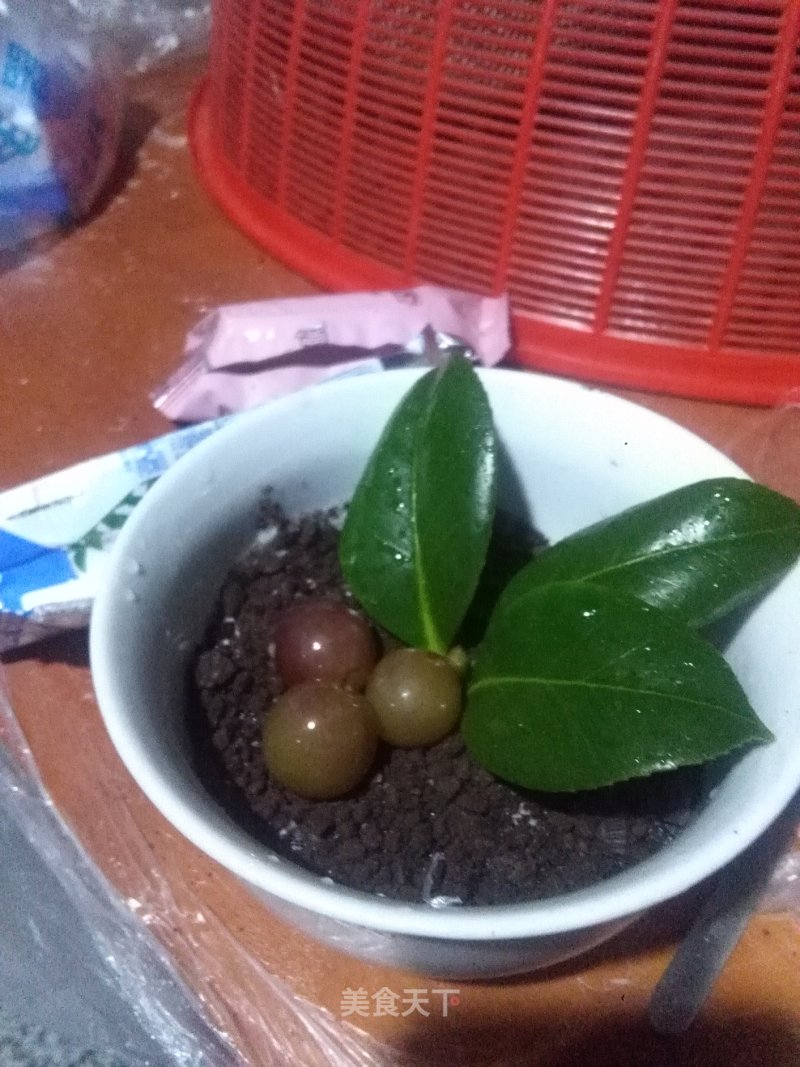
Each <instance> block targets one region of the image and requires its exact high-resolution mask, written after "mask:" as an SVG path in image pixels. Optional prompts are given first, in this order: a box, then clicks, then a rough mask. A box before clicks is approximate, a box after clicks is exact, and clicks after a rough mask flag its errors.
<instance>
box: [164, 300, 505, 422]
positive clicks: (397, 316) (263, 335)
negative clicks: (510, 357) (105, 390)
mask: <svg viewBox="0 0 800 1067" xmlns="http://www.w3.org/2000/svg"><path fill="white" fill-rule="evenodd" d="M509 329H510V326H509V304H508V297H507V296H505V295H503V296H497V297H486V296H478V295H476V294H474V293H467V292H462V291H460V290H457V289H445V288H441V287H439V286H434V285H421V286H418V287H417V288H415V289H407V290H404V291H399V292H376V293H347V294H336V295H330V294H325V295H322V296H306V297H294V298H287V299H279V300H262V301H258V302H255V303H250V304H234V305H231V306H229V307H222V308H219V309H217V310H216V311H214V312H212V313H211V314H210V315H207V316H206V317H205V318H203V319H202V320H201V321H200V322H199V323H198V325H197V326H196V327H195V328H194V329H193V330H192V331H191V333H190V334H189V335H188V337H187V339H186V346H185V349H184V360H183V363H182V364H181V366H180V367H179V368H178V370H177V371H175V373H174V374H173V375H172V376H171V377H170V378H169V380H168V381H167V382H166V383H165V385H164V386H163V387H162V388H161V389H159V390H157V391H156V392H155V393H154V394H153V402H154V404H155V406H156V407H157V408H158V409H159V410H160V411H161V412H163V414H165V415H167V416H168V417H169V418H172V419H180V420H186V421H192V420H196V419H209V418H214V417H216V416H219V415H223V414H227V413H230V412H238V411H244V410H246V409H247V408H251V407H255V406H256V405H258V404H262V403H264V401H266V400H271V399H274V398H275V397H277V396H281V395H283V394H285V393H289V392H293V391H294V390H296V389H301V388H303V386H306V385H310V384H312V383H314V382H318V381H322V380H325V379H329V378H333V377H339V376H341V375H343V374H354V373H365V372H369V371H373V370H382V369H385V368H388V367H396V366H409V365H426V364H427V365H430V364H432V363H435V362H436V360H437V356H438V353H439V350H441V349H443V348H447V347H448V346H452V345H453V344H455V343H458V344H462V345H466V346H467V348H468V349H469V350H470V351H471V353H472V354H473V355H474V358H476V359H477V360H478V361H479V362H481V363H483V364H485V365H487V366H491V365H493V364H495V363H498V362H499V361H500V360H501V359H502V358H503V357H504V356H505V355H506V353H507V352H508V350H509V348H510V345H511V338H510V333H509Z"/></svg>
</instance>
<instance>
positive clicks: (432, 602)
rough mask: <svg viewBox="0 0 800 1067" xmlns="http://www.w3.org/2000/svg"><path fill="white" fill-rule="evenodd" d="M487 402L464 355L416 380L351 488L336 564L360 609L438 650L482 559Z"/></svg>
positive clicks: (490, 435) (490, 460)
mask: <svg viewBox="0 0 800 1067" xmlns="http://www.w3.org/2000/svg"><path fill="white" fill-rule="evenodd" d="M495 451H496V446H495V437H494V427H493V423H492V414H491V409H490V407H489V401H488V399H487V397H486V393H485V392H484V389H483V386H482V385H481V383H480V380H479V379H478V376H477V374H476V373H475V371H474V370H473V368H472V366H471V365H470V363H469V361H468V360H467V359H465V358H464V357H463V356H456V357H453V358H451V359H450V360H449V361H448V362H447V363H446V364H444V366H443V367H440V368H437V369H436V370H433V371H430V372H429V373H428V374H426V375H424V376H423V377H422V378H420V379H419V380H418V381H417V382H416V383H415V384H414V386H413V387H412V388H411V390H410V391H409V392H408V394H407V395H406V396H405V397H404V398H403V400H402V401H401V402H400V405H399V406H398V408H397V410H396V411H395V412H394V414H393V415H392V417H391V419H390V421H389V423H388V425H387V426H386V428H385V430H384V432H383V435H382V436H381V439H380V441H379V442H378V445H377V447H376V449H375V451H374V452H373V454H372V456H371V458H370V460H369V462H368V464H367V467H366V470H365V471H364V474H363V476H362V478H361V481H360V482H359V484H358V487H357V488H356V491H355V494H354V496H353V500H352V502H351V504H350V508H349V510H348V513H347V519H346V521H345V524H344V529H343V531H342V537H341V541H340V557H341V564H342V571H343V572H344V576H345V579H346V581H347V582H348V583H349V585H350V587H351V589H352V590H353V593H354V594H355V596H356V597H357V599H358V600H359V601H360V602H361V604H362V605H363V607H364V609H365V610H366V611H367V613H368V614H369V615H371V616H372V617H373V618H374V619H376V620H377V621H378V622H379V623H381V624H382V625H383V626H385V627H386V629H387V630H389V631H390V632H391V633H393V634H395V635H396V636H397V637H399V638H400V639H401V640H403V641H405V642H406V643H407V644H409V645H414V646H416V647H420V648H426V649H429V650H431V651H435V652H445V651H446V650H447V649H448V647H449V645H450V643H451V641H452V639H453V637H454V635H455V633H456V631H457V629H458V627H459V624H460V623H461V620H462V619H463V617H464V614H465V612H466V610H467V607H468V606H469V603H470V600H471V599H472V595H473V593H474V592H475V588H476V586H477V583H478V577H479V575H480V572H481V568H482V566H483V562H484V559H485V557H486V549H487V545H488V542H489V536H490V533H491V528H492V518H493V515H494V505H495Z"/></svg>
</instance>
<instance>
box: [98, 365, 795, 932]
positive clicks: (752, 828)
mask: <svg viewBox="0 0 800 1067" xmlns="http://www.w3.org/2000/svg"><path fill="white" fill-rule="evenodd" d="M423 373H425V370H424V369H422V370H416V369H413V370H408V369H406V370H394V371H391V372H389V373H386V372H384V373H382V374H380V375H373V374H370V375H360V376H354V377H349V378H344V379H339V380H334V381H330V382H325V383H321V384H319V385H315V386H311V387H310V388H307V389H304V390H302V391H300V392H298V393H293V394H290V395H288V396H284V397H281V398H279V399H278V400H275V401H272V402H270V403H268V404H265V405H262V406H260V407H258V408H255V409H252V410H250V411H248V412H244V413H242V414H240V415H237V416H236V417H234V418H233V419H232V420H231V422H230V423H228V424H227V425H225V426H222V427H221V428H220V429H219V430H217V431H216V432H215V433H213V434H212V435H210V436H209V437H208V438H206V439H205V440H203V441H201V442H200V443H199V444H198V445H196V446H195V447H194V448H193V449H192V450H191V451H190V452H188V453H187V454H186V455H184V456H183V457H181V458H180V459H179V460H178V461H177V462H176V464H175V465H174V466H173V467H172V468H170V469H169V470H168V471H166V472H165V473H164V474H163V475H162V477H161V478H160V479H159V481H158V482H157V483H156V484H155V485H154V486H153V487H152V489H151V490H150V491H149V492H148V493H147V495H146V496H145V497H144V498H143V500H142V501H141V502H140V503H139V504H138V505H137V507H136V509H135V511H134V512H133V514H132V516H131V517H130V519H129V520H128V521H127V522H126V524H125V526H124V527H123V528H122V530H121V531H120V534H119V536H118V538H117V540H116V541H115V543H114V545H113V547H112V550H111V554H110V557H109V560H108V563H107V569H106V572H105V580H104V581H103V583H102V584H101V588H100V591H99V593H98V596H97V599H96V601H95V604H94V607H93V611H92V617H91V623H90V633H89V650H90V664H91V672H92V680H93V683H94V687H95V693H96V697H97V702H98V705H99V708H100V712H101V716H102V719H103V722H104V725H105V727H106V730H107V732H108V734H109V736H110V738H111V740H112V742H113V744H114V747H115V748H116V750H117V753H118V755H119V757H120V759H121V760H122V762H123V763H124V764H125V766H126V768H127V770H128V771H129V773H130V774H131V776H132V777H133V778H134V780H135V781H136V783H137V784H138V786H139V788H140V789H141V790H142V791H143V792H144V793H145V795H146V796H147V797H148V798H149V799H150V801H151V802H152V803H153V804H154V806H155V807H156V808H157V809H158V810H159V811H160V812H161V814H162V815H163V816H164V817H165V818H166V819H167V820H168V821H169V822H170V823H172V825H173V826H174V827H175V828H176V829H177V830H178V831H179V832H180V833H181V834H183V836H184V837H186V838H187V839H188V840H189V841H190V842H192V844H194V845H195V846H196V847H198V848H199V849H201V851H203V852H205V853H206V854H207V855H209V856H210V857H211V858H213V859H214V860H216V861H217V862H218V863H220V864H222V866H224V867H226V868H227V869H228V870H230V871H231V872H233V873H234V874H235V875H237V876H238V877H239V878H241V879H242V880H244V881H245V882H246V883H249V884H250V885H251V886H255V887H256V888H258V889H260V890H262V891H264V892H265V893H267V894H272V895H274V896H276V897H278V898H281V899H282V900H283V901H285V902H286V903H287V904H289V905H293V906H299V907H301V908H304V909H306V910H307V911H310V912H314V913H317V914H318V915H320V916H325V917H326V918H327V919H330V920H335V921H339V922H341V923H346V924H353V925H356V926H360V927H365V928H368V929H371V930H375V931H381V932H384V933H387V934H398V935H412V936H422V937H431V938H441V939H444V940H448V941H456V940H457V941H475V942H488V941H495V940H516V939H525V938H531V937H541V936H548V935H559V934H566V933H570V932H573V931H579V930H582V929H586V928H588V927H593V926H597V925H600V924H603V923H611V922H616V921H620V920H623V919H625V918H628V917H630V916H633V915H636V914H637V913H639V912H641V911H643V910H645V909H647V908H650V907H652V906H654V905H657V904H659V903H662V902H664V901H666V900H669V899H671V898H672V897H675V896H677V895H678V894H680V893H681V892H683V891H685V890H687V889H689V888H691V887H692V886H694V885H696V884H698V883H699V882H700V881H701V880H702V879H703V878H705V877H707V876H709V875H711V874H713V873H714V872H715V871H717V870H718V869H719V868H720V867H722V866H724V865H725V864H726V863H727V862H729V861H730V860H732V859H733V858H734V857H735V856H736V855H738V854H739V853H740V852H742V851H743V850H744V848H746V846H747V845H748V844H750V843H751V842H752V841H753V840H755V838H756V837H758V836H759V834H760V833H761V832H763V830H765V829H766V827H767V826H768V825H769V824H770V823H771V822H772V821H773V820H774V818H775V817H777V815H778V814H779V813H780V812H781V811H782V810H783V808H784V807H785V806H786V805H787V804H788V803H789V801H790V800H791V798H792V796H793V795H794V793H795V792H796V790H797V788H798V785H800V766H798V770H797V773H796V775H795V777H794V778H791V776H790V775H789V774H788V773H786V774H784V775H783V776H781V777H779V778H776V779H775V780H774V782H773V788H772V789H771V790H770V791H769V792H766V793H762V794H761V795H759V796H758V797H757V798H756V803H755V804H752V805H747V806H746V807H744V808H743V810H742V811H741V812H740V814H739V817H738V819H737V824H736V827H735V828H732V830H731V832H726V833H724V834H720V835H719V836H718V837H717V838H716V839H715V840H712V841H709V842H707V843H706V844H705V845H704V847H703V849H702V852H701V853H699V854H697V855H694V854H693V856H692V861H691V862H689V861H685V862H676V863H674V864H672V865H671V867H670V869H669V871H667V872H663V871H659V872H655V875H654V874H653V873H651V872H650V871H648V867H649V865H650V864H651V862H652V859H654V858H656V857H658V856H659V855H662V854H663V852H665V851H669V850H670V848H671V847H672V846H671V845H667V846H665V848H664V849H663V850H659V851H658V852H657V853H655V854H654V857H652V858H651V859H646V860H644V861H642V862H641V863H639V864H636V865H634V866H633V867H631V868H628V869H627V871H623V872H621V873H620V874H617V875H613V876H611V877H609V878H606V879H602V880H601V881H599V882H597V883H594V884H593V885H591V886H589V887H586V888H584V889H579V890H573V891H570V892H568V893H564V894H559V895H557V896H553V897H547V898H542V899H539V900H533V901H528V902H524V901H523V902H520V903H515V904H504V905H476V906H469V907H464V908H461V907H455V908H439V909H437V908H432V907H430V906H429V905H426V904H421V903H407V902H403V901H397V900H392V899H389V898H381V897H378V896H376V895H374V894H370V893H366V892H364V891H360V890H354V889H349V888H346V887H344V886H340V885H338V884H335V883H333V884H330V883H326V882H323V881H322V879H321V878H320V877H319V876H317V875H314V874H311V873H310V872H308V871H306V870H304V869H303V868H301V867H299V866H296V865H294V864H292V863H291V862H290V861H287V860H285V859H283V857H281V858H280V860H279V861H276V860H275V859H271V858H270V850H269V849H268V846H266V845H262V844H261V843H260V842H258V841H256V840H255V839H252V838H251V839H249V841H247V838H248V835H247V833H246V831H245V830H243V829H240V828H233V832H231V828H232V824H231V827H228V828H227V829H223V828H222V827H221V826H215V825H211V824H210V823H209V822H208V821H207V820H206V819H205V817H204V816H203V815H202V814H198V813H197V812H196V811H195V809H194V808H193V807H192V805H191V804H190V803H189V802H188V801H187V800H186V799H185V798H184V797H183V796H181V795H180V793H179V791H177V790H176V789H175V788H174V787H173V785H172V784H171V783H170V782H169V781H168V780H167V778H166V777H165V776H164V775H163V774H161V773H160V772H159V771H158V770H157V769H156V768H154V767H153V765H152V762H151V759H150V757H149V755H148V754H147V752H146V749H145V747H144V746H143V744H142V742H141V739H140V737H139V734H138V732H137V729H136V727H135V724H134V722H133V721H132V716H130V715H129V714H128V713H127V712H126V707H125V705H126V696H125V693H124V692H123V691H122V689H121V687H120V686H119V685H118V684H117V680H116V677H115V669H114V660H115V649H114V647H113V644H114V642H113V641H112V639H111V634H112V632H113V626H112V625H111V621H112V619H113V617H114V615H115V613H116V611H117V606H118V604H117V602H116V601H115V598H114V597H113V593H112V590H113V586H114V583H113V582H112V581H111V580H110V579H111V576H112V574H113V573H115V572H116V573H121V568H122V567H123V565H124V561H125V560H126V556H127V553H128V545H129V543H130V542H132V541H133V540H134V538H135V537H136V536H137V535H138V534H139V531H140V530H141V529H142V528H143V527H144V528H146V527H147V523H148V521H149V516H150V514H151V512H152V511H154V510H155V509H157V508H158V507H159V506H160V504H161V502H162V500H166V499H168V498H169V497H170V495H171V494H172V492H173V488H174V487H175V486H179V485H180V483H181V481H182V480H183V478H184V476H185V473H186V472H188V471H190V470H192V469H194V468H195V467H198V466H200V465H202V464H204V463H205V462H206V459H207V457H211V456H214V455H215V454H217V453H218V452H221V451H224V450H226V449H227V448H228V446H229V441H230V442H231V443H233V442H235V441H237V440H238V439H239V438H240V437H241V436H243V435H247V434H248V433H251V432H252V430H253V429H254V428H255V427H259V426H262V424H268V423H269V422H270V420H271V419H273V418H274V417H275V416H276V415H277V414H285V413H287V412H288V413H290V412H291V411H292V408H293V407H294V406H295V405H296V404H298V403H300V404H308V403H311V404H316V403H319V402H321V401H322V400H324V399H325V398H326V397H330V396H332V393H331V390H337V391H350V390H353V389H355V390H356V391H357V392H358V391H360V390H365V391H368V390H370V389H374V388H375V387H376V382H375V378H376V377H377V378H379V379H380V380H381V384H380V385H379V387H380V388H390V389H391V391H392V392H393V393H394V394H395V395H396V397H397V400H399V399H400V397H401V396H402V395H403V393H404V392H405V390H406V388H407V387H408V386H409V385H410V384H411V383H412V382H413V381H414V380H416V378H418V377H419V376H421V374H423ZM479 373H480V376H481V378H482V379H483V381H484V384H486V385H487V387H488V388H489V390H490V392H491V388H492V386H491V382H492V381H497V382H499V383H502V382H505V383H506V386H507V385H510V384H513V387H514V389H519V388H523V389H535V388H536V385H537V383H541V382H547V383H549V384H548V387H550V388H556V390H557V391H563V392H565V393H566V394H571V393H573V392H584V391H590V392H592V393H594V394H595V395H596V396H597V397H598V398H599V401H600V403H601V404H602V405H604V406H606V407H607V408H610V409H611V410H612V411H613V410H617V411H618V412H620V414H624V413H625V412H628V413H630V412H631V411H635V412H636V417H637V418H645V419H648V420H650V419H652V420H654V425H655V424H658V423H660V424H663V425H664V426H665V427H668V428H669V432H670V433H677V434H678V435H685V436H686V439H687V440H689V439H691V440H692V443H693V444H694V445H697V446H698V447H699V448H700V449H701V450H703V449H705V450H708V455H709V457H712V456H713V458H714V460H715V462H718V463H719V465H720V476H721V477H723V476H725V474H724V473H723V468H725V469H726V470H727V473H728V475H729V476H732V477H740V478H747V479H749V478H750V476H749V475H748V474H747V473H746V472H745V471H744V470H742V468H741V467H739V466H738V465H737V464H736V463H734V462H733V460H731V459H730V458H729V457H727V456H726V455H725V454H724V453H722V452H721V451H719V450H718V449H717V448H715V447H714V446H713V445H711V444H710V443H709V442H708V441H705V440H704V439H703V438H702V437H700V436H699V435H698V434H696V433H694V432H692V431H691V430H689V429H687V428H686V427H684V426H682V425H681V424H679V423H676V422H675V421H674V420H672V419H670V418H668V417H667V416H665V415H662V414H660V413H658V412H655V411H653V410H652V409H650V408H648V407H645V406H644V405H641V404H637V403H635V402H634V401H632V400H628V399H626V398H622V397H618V396H615V395H614V394H611V393H607V392H605V391H604V390H601V389H598V388H597V387H593V386H589V385H585V384H583V383H580V382H573V381H569V380H566V379H557V378H553V377H551V376H549V375H541V374H537V373H535V372H530V371H526V372H524V373H523V372H520V371H516V370H510V369H504V368H492V369H488V370H486V369H484V370H481V371H480V372H479ZM512 380H513V381H512ZM262 432H263V427H262ZM798 566H800V564H798ZM222 814H223V813H222V809H220V815H222ZM237 839H238V840H237ZM680 839H681V835H679V836H678V838H677V839H676V840H677V841H680ZM246 841H247V843H246ZM273 855H274V854H273ZM633 872H636V873H633Z"/></svg>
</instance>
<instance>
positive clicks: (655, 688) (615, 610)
mask: <svg viewBox="0 0 800 1067" xmlns="http://www.w3.org/2000/svg"><path fill="white" fill-rule="evenodd" d="M462 731H463V735H464V739H465V741H466V744H467V747H468V748H469V750H470V751H471V753H472V754H473V756H474V757H475V759H477V760H478V761H479V762H480V763H482V764H483V765H484V766H485V767H486V768H487V769H488V770H490V771H492V772H493V773H494V774H497V775H499V776H500V777H501V778H505V779H507V780H508V781H511V782H514V783H515V784H517V785H521V786H526V787H527V788H529V789H540V790H548V791H558V792H561V791H574V790H578V789H594V788H597V787H599V786H604V785H609V784H611V783H613V782H618V781H623V780H625V779H627V778H634V777H640V776H643V775H648V774H651V773H653V772H654V771H661V770H668V769H672V768H674V767H678V766H682V765H686V764H695V763H702V762H704V761H705V760H708V759H713V758H715V757H717V756H721V755H723V754H724V753H726V752H730V751H732V750H734V749H736V748H739V747H741V746H742V745H746V744H749V743H752V742H763V741H768V740H770V739H771V738H772V735H771V733H770V732H769V730H767V728H766V727H765V726H764V725H763V723H761V722H760V720H759V719H758V718H757V717H756V715H755V713H754V712H753V710H752V708H751V707H750V705H749V703H748V701H747V698H746V696H745V694H744V692H743V691H742V688H741V686H740V685H739V683H738V682H737V680H736V678H735V676H734V674H733V671H732V670H731V669H730V667H729V666H728V665H727V663H726V662H725V660H724V659H723V658H722V656H721V655H720V654H719V653H718V652H717V651H716V650H715V649H714V648H713V647H712V646H711V645H710V644H708V642H706V641H704V640H703V639H702V638H701V637H700V636H699V635H698V634H697V633H696V632H695V631H693V630H690V629H688V627H684V626H681V625H680V624H677V623H676V622H675V620H674V619H672V618H670V617H669V616H667V615H665V614H664V613H663V612H661V611H659V610H658V609H656V608H652V607H650V606H649V605H647V604H644V603H642V602H641V601H640V600H637V599H635V598H634V597H631V596H629V595H627V594H625V593H620V592H618V591H616V590H612V589H607V588H604V587H600V586H595V585H591V584H588V583H579V582H576V583H563V584H556V585H548V586H542V587H536V588H531V589H529V590H528V591H527V592H526V593H525V594H524V595H520V596H517V597H515V598H513V599H506V598H504V599H503V601H502V602H501V603H500V605H499V606H498V608H497V610H496V612H495V614H494V615H493V617H492V620H491V622H490V624H489V629H488V632H487V635H486V640H485V641H484V644H483V646H482V647H481V649H480V651H479V653H478V657H477V662H476V664H475V671H474V674H473V678H472V681H471V683H470V686H469V690H468V695H467V707H466V711H465V714H464V719H463V723H462Z"/></svg>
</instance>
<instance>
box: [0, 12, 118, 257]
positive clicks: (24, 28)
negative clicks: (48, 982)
mask: <svg viewBox="0 0 800 1067" xmlns="http://www.w3.org/2000/svg"><path fill="white" fill-rule="evenodd" d="M123 110H124V77H123V75H122V72H121V69H120V66H119V64H118V62H117V61H116V57H115V55H114V53H113V51H112V50H111V49H110V48H109V47H108V46H106V45H104V44H103V43H101V42H100V41H98V40H97V39H96V38H93V37H91V36H89V35H86V34H84V33H82V32H81V31H80V29H79V27H78V25H77V23H75V22H73V21H72V20H69V19H65V17H64V15H63V14H60V15H59V14H56V10H55V8H54V7H51V5H49V4H47V3H39V2H37V3H35V4H33V3H30V2H27V3H19V4H17V5H13V4H11V3H6V4H4V5H2V7H0V249H3V248H10V247H13V246H15V245H19V244H22V243H24V242H25V241H28V240H30V239H32V238H34V237H36V236H38V235H39V234H41V233H44V232H46V231H48V230H54V229H59V228H61V227H64V226H67V225H69V224H70V223H71V222H74V221H75V220H76V219H79V218H81V217H82V216H84V215H85V214H86V213H87V212H88V211H89V209H90V208H91V206H92V204H93V203H94V201H95V199H96V197H97V195H98V193H99V191H100V189H101V188H102V186H103V183H104V182H105V181H106V179H107V178H108V175H109V173H110V171H111V169H112V167H113V164H114V160H115V158H116V154H117V148H118V144H119V135H120V128H121V124H122V116H123Z"/></svg>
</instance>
